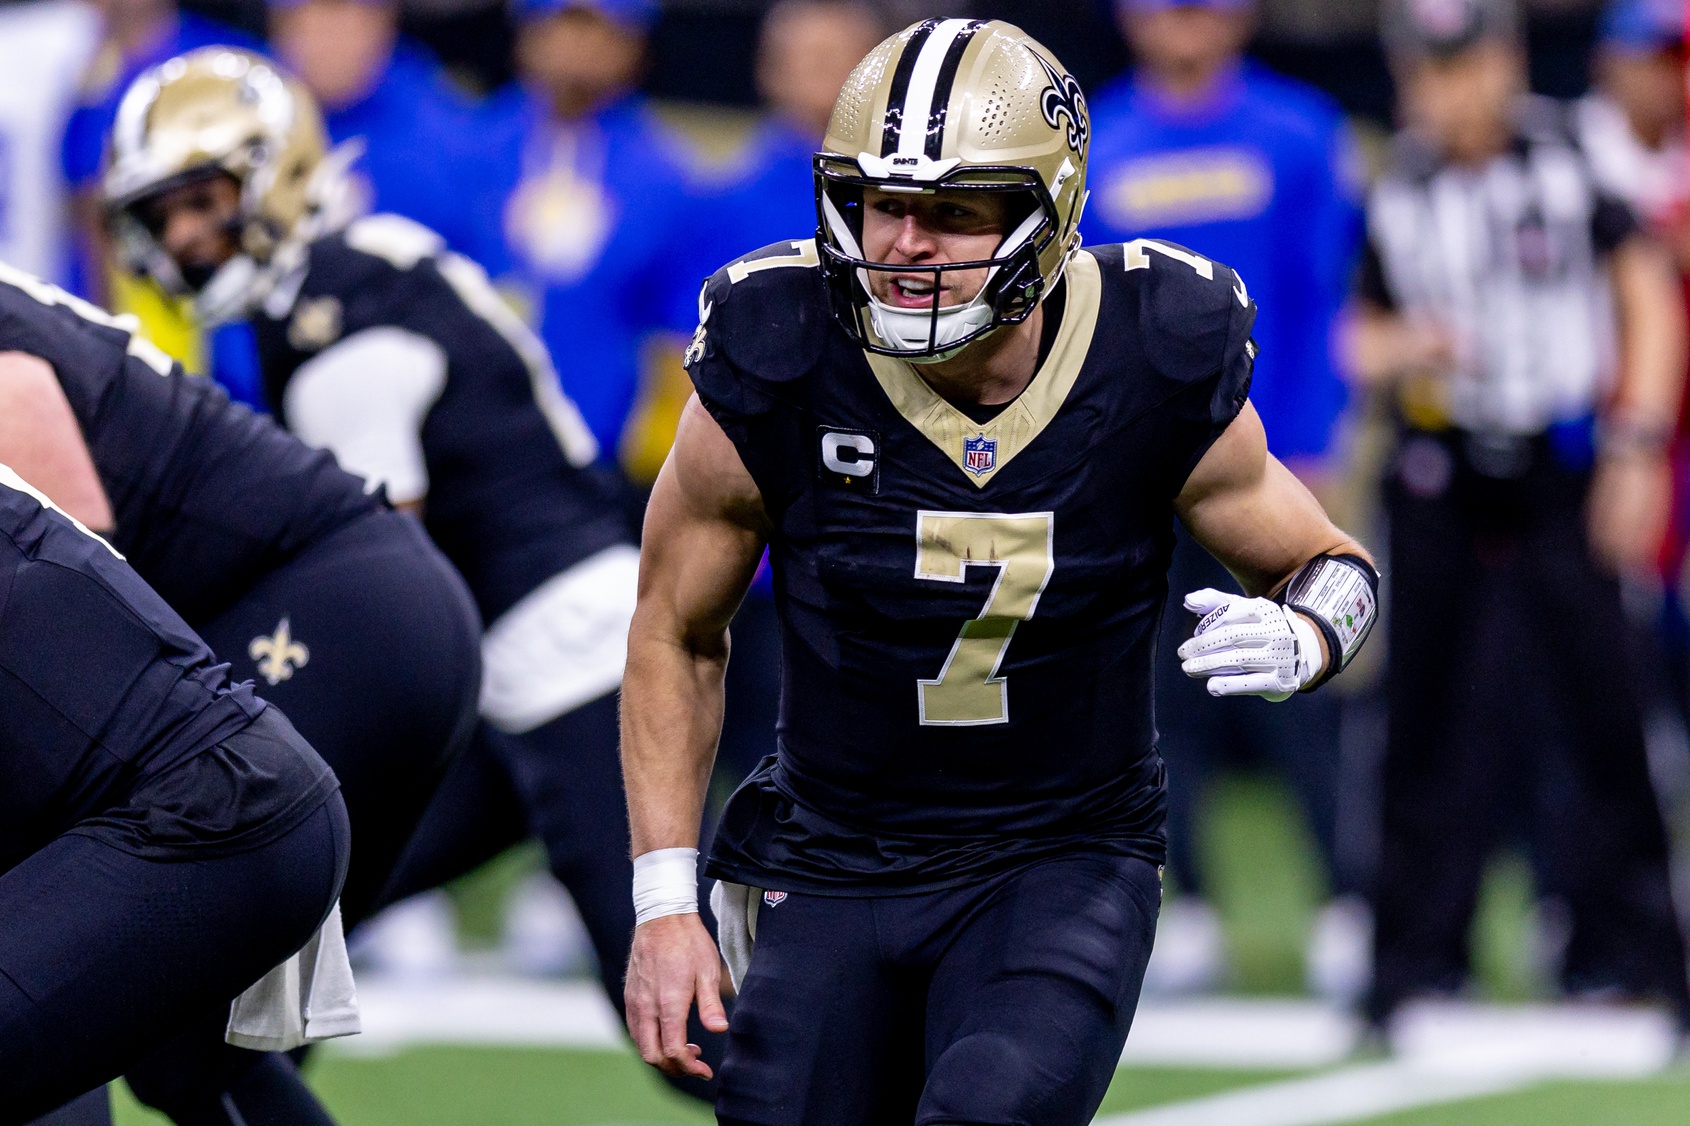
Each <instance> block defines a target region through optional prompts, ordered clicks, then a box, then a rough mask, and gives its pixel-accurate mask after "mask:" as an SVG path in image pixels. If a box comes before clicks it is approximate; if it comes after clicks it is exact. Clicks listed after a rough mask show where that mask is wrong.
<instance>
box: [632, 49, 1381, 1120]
mask: <svg viewBox="0 0 1690 1126" xmlns="http://www.w3.org/2000/svg"><path fill="white" fill-rule="evenodd" d="M1087 133H1088V121H1087V116H1086V108H1085V102H1084V99H1083V97H1082V95H1081V92H1080V90H1079V87H1078V85H1077V84H1076V82H1075V81H1074V79H1073V78H1072V77H1071V76H1070V75H1069V74H1068V73H1067V72H1066V71H1065V70H1064V69H1063V68H1062V66H1061V64H1060V63H1058V62H1057V61H1056V60H1055V59H1054V58H1052V57H1051V55H1050V54H1049V53H1048V52H1047V51H1046V50H1045V49H1044V48H1043V47H1041V46H1039V45H1038V44H1037V43H1035V42H1033V41H1032V40H1030V39H1029V38H1027V36H1026V35H1024V34H1023V33H1022V32H1021V31H1019V30H1017V29H1016V28H1014V27H1011V26H1008V25H1007V24H1003V23H999V22H995V21H994V22H978V21H966V20H928V21H926V22H924V23H920V24H917V25H915V26H913V27H911V28H908V29H907V30H905V31H903V32H902V33H900V34H898V35H896V36H894V37H893V38H891V39H888V40H887V41H886V42H884V43H882V44H881V45H880V46H879V47H877V48H876V49H875V50H874V52H873V53H872V54H870V55H869V56H868V58H867V59H865V60H864V61H863V63H862V64H861V65H859V66H858V68H857V70H856V71H855V72H854V73H853V75H852V77H851V80H850V81H849V82H848V83H847V84H846V87H845V89H844V91H843V92H842V93H841V95H840V97H839V101H838V102H837V104H836V106H835V108H834V113H833V119H832V122H831V124H830V126H829V129H828V135H827V138H826V140H825V142H824V144H825V151H824V152H822V153H821V154H819V155H818V156H817V158H816V162H815V175H816V186H817V196H816V198H817V201H818V208H819V211H820V228H821V229H820V232H819V242H818V243H812V242H807V241H806V242H792V243H783V244H780V245H776V246H773V247H769V248H767V249H764V250H761V251H758V252H756V253H754V254H751V255H749V256H747V257H745V258H742V259H740V260H739V261H737V262H735V263H733V264H732V265H730V266H728V267H727V268H726V269H724V270H722V271H721V272H719V273H718V274H716V276H715V277H714V278H712V279H711V280H710V282H709V283H708V284H707V286H706V287H705V291H704V293H703V295H702V299H701V304H702V320H703V323H702V324H701V326H700V327H699V329H698V333H697V335H696V336H695V337H694V339H693V343H692V347H691V349H690V352H689V354H688V356H687V359H688V369H689V371H690V373H691V375H692V379H693V383H694V387H695V389H696V391H697V402H694V403H692V404H690V405H689V407H688V409H687V412H686V415H685V420H684V422H683V424H682V426H681V430H680V436H679V440H678V442H677V444H676V446H675V448H674V451H673V453H672V454H671V456H670V459H669V463H668V465H667V466H666V467H665V468H664V470H663V473H662V476H661V477H660V479H659V481H658V483H657V487H656V491H655V493H654V495H653V497H652V501H651V507H650V510H649V513H648V516H647V521H646V531H645V539H644V548H643V551H644V557H643V560H642V568H641V582H640V599H639V606H638V609H637V611H636V613H635V617H634V625H633V631H632V633H631V635H630V641H629V660H628V675H627V680H626V683H625V685H624V687H623V727H624V734H623V766H624V771H625V774H626V779H627V788H628V797H629V803H630V807H631V809H632V824H633V845H634V853H635V857H636V859H635V878H634V897H635V901H636V903H637V905H638V907H639V913H638V915H639V927H638V930H637V931H636V933H635V936H634V951H633V960H632V963H631V965H630V967H629V972H628V998H627V1012H628V1021H629V1028H630V1031H631V1032H632V1033H633V1035H634V1037H635V1039H636V1041H637V1042H638V1044H639V1046H640V1049H641V1053H642V1054H643V1055H644V1057H645V1059H646V1060H647V1061H648V1062H650V1063H652V1064H655V1065H657V1066H658V1067H660V1068H663V1069H665V1070H669V1071H690V1072H694V1073H699V1074H702V1073H703V1070H704V1065H703V1064H701V1063H700V1062H699V1060H698V1059H697V1049H696V1048H695V1047H693V1046H692V1045H689V1044H688V1043H687V1042H686V1037H685V1034H684V1028H685V1025H684V1019H685V1017H686V1013H687V1010H688V1007H689V1005H690V1003H692V1002H693V1001H694V1000H695V999H696V1002H697V1004H698V1006H699V1007H700V1009H701V1010H702V1012H703V1013H704V1015H705V1023H706V1024H708V1025H711V1026H713V1027H717V1028H722V1027H725V1026H726V1025H727V1022H726V1020H725V1019H724V1015H723V1011H722V1008H721V1005H720V1002H719V999H718V984H719V983H718V966H719V964H720V963H719V961H718V956H717V950H716V947H715V946H714V945H713V944H712V943H711V941H710V938H709V936H708V934H707V933H706V932H705V928H704V927H703V925H702V924H701V922H700V919H699V916H698V915H697V914H696V913H695V912H696V904H695V902H694V901H693V900H692V899H691V894H692V887H693V876H692V873H693V869H694V864H695V853H694V852H693V846H694V845H695V844H696V843H697V836H696V834H697V827H698V822H699V815H700V811H701V809H702V807H703V800H704V792H705V783H706V780H707V779H708V778H709V776H710V761H711V757H712V747H713V742H714V740H715V736H716V729H717V724H718V721H719V719H720V717H721V712H722V694H721V693H722V687H721V685H722V668H723V664H724V662H725V661H726V659H727V653H728V646H727V637H726V634H725V628H724V627H725V624H726V623H727V621H728V619H729V616H730V615H731V614H732V612H733V609H734V606H735V605H736V604H737V603H738V601H739V599H740V597H741V595H742V594H743V593H744V591H745V588H746V584H747V583H748V582H749V581H750V579H751V576H752V572H753V569H754V567H755V566H756V564H757V560H758V557H759V555H760V553H761V552H762V551H763V548H764V545H765V544H767V545H768V548H769V551H770V554H771V557H772V559H773V565H774V576H775V592H776V597H777V598H778V599H779V605H780V615H781V622H782V627H783V640H782V650H783V654H784V661H785V667H784V678H785V680H784V684H783V688H782V693H781V703H782V714H781V726H780V740H779V750H778V752H777V753H776V754H775V755H773V756H771V757H770V758H768V759H766V760H765V761H764V762H763V763H762V765H761V766H760V767H759V768H758V770H757V771H756V772H755V773H754V774H753V775H752V776H751V777H750V778H749V779H748V780H747V781H746V782H745V784H744V785H742V786H741V787H740V789H739V790H738V792H737V793H735V794H734V796H733V798H732V799H731V800H730V801H729V803H728V806H727V809H726V812H725V813H724V814H723V817H722V823H721V827H720V829H719V831H718V832H717V834H716V837H715V842H714V845H713V848H712V852H711V855H710V858H709V862H708V865H707V871H708V873H709V874H710V875H713V876H715V877H717V878H718V879H719V880H720V881H722V882H721V883H720V884H719V885H718V891H717V904H718V909H717V916H718V919H719V921H720V926H721V940H722V941H721V946H722V954H723V956H724V957H725V958H726V960H727V963H728V966H729V969H730V972H731V973H732V975H733V977H734V980H735V984H736V985H737V987H738V990H739V996H738V1002H737V1006H736V1008H735V1010H734V1014H733V1021H732V1026H731V1029H730V1031H729V1033H728V1048H727V1054H726V1057H725V1059H724V1061H723V1064H722V1074H721V1080H720V1082H721V1093H720V1096H719V1098H718V1100H717V1104H716V1108H717V1115H718V1120H719V1121H721V1122H723V1123H736V1124H737V1123H758V1124H759V1126H778V1124H786V1123H791V1124H793V1126H797V1124H800V1123H801V1124H803V1126H831V1124H840V1126H844V1124H858V1126H860V1124H867V1123H889V1122H905V1123H907V1122H911V1121H914V1122H917V1123H922V1124H938V1123H964V1122H966V1123H1033V1124H1038V1126H1057V1124H1074V1126H1078V1124H1081V1123H1086V1122H1089V1121H1090V1120H1091V1116H1092V1114H1093V1112H1094V1111H1095V1110H1096V1108H1097V1107H1098V1105H1099V1103H1100V1102H1101V1100H1102V1098H1103V1095H1104V1092H1105V1089H1106V1088H1107V1086H1108V1084H1109V1080H1110V1077H1111V1076H1112V1075H1113V1074H1114V1070H1115V1066H1116V1064H1117V1062H1118V1061H1119V1059H1120V1053H1121V1047H1122V1044H1123V1042H1124V1041H1125V1039H1126V1035H1127V1030H1128V1027H1129V1025H1130V1024H1131V1021H1132V1016H1133V1011H1134V1009H1135V1007H1136V1005H1137V1000H1138V993H1139V985H1140V980H1141V978H1142V975H1143V973H1144V968H1145V962H1146V960H1147V958H1148V957H1149V954H1150V945H1151V940H1152V937H1153V935H1154V933H1155V923H1156V915H1157V910H1158V907H1159V905H1160V898H1161V889H1160V886H1159V881H1158V871H1157V869H1158V865H1160V864H1161V862H1162V857H1163V851H1164V837H1163V811H1164V806H1165V787H1164V779H1163V771H1162V765H1161V762H1160V760H1159V759H1158V756H1157V754H1156V749H1155V743H1154V740H1155V729H1154V726H1153V721H1152V714H1151V680H1152V666H1153V662H1154V658H1155V637H1156V632H1157V618H1158V614H1159V610H1160V607H1161V604H1162V599H1163V597H1164V595H1165V593H1166V578H1165V575H1166V571H1167V567H1168V561H1169V553H1170V552H1171V550H1172V548H1173V543H1174V537H1173V526H1174V519H1175V517H1178V518H1179V519H1180V520H1181V521H1182V522H1183V523H1184V524H1185V525H1186V526H1187V527H1188V528H1190V529H1191V532H1192V534H1193V535H1194V536H1195V537H1196V539H1197V540H1198V542H1200V543H1202V544H1203V545H1204V546H1205V547H1207V548H1208V549H1209V550H1210V551H1212V552H1213V553H1214V554H1215V555H1216V556H1218V557H1219V558H1220V559H1221V560H1223V561H1224V562H1225V563H1226V564H1227V566H1228V567H1229V568H1230V569H1231V570H1232V572H1233V573H1234V574H1235V575H1237V576H1238V578H1239V581H1240V582H1241V583H1242V585H1243V586H1244V587H1245V589H1246V590H1249V591H1251V592H1253V593H1254V594H1255V595H1256V596H1255V597H1243V596H1234V595H1227V594H1221V593H1219V592H1217V591H1212V590H1204V591H1198V592H1196V593H1194V594H1192V595H1190V596H1189V597H1188V599H1187V600H1186V605H1187V607H1188V608H1190V609H1191V610H1192V611H1193V612H1194V613H1196V614H1198V615H1200V617H1201V621H1200V622H1199V624H1198V627H1197V632H1196V635H1195V636H1194V637H1193V638H1192V639H1191V640H1190V641H1188V642H1187V643H1186V644H1185V645H1183V646H1181V649H1180V656H1181V657H1182V658H1184V667H1185V671H1186V672H1187V673H1188V674H1189V675H1192V676H1197V677H1204V678H1207V679H1208V687H1209V691H1210V692H1211V693H1213V694H1214V695H1217V696H1225V695H1245V694H1248V695H1259V696H1265V697H1267V698H1269V699H1273V700H1283V699H1286V698H1288V697H1289V696H1290V695H1291V694H1292V693H1294V692H1297V691H1299V690H1302V691H1306V690H1309V689H1313V688H1315V687H1318V686H1319V685H1321V684H1322V683H1324V682H1325V681H1326V680H1327V679H1329V678H1330V677H1331V676H1333V675H1334V674H1336V673H1337V672H1338V671H1340V670H1341V669H1342V668H1343V667H1344V665H1345V664H1346V663H1347V662H1348V661H1349V660H1350V659H1351V658H1352V657H1353V656H1354V654H1355V652H1356V651H1357V649H1358V648H1359V646H1360V645H1361V643H1362V641H1363V639H1364V638H1365V636H1366V634H1367V632H1368V629H1369V627H1370V625H1371V623H1372V620H1373V616H1374V606H1375V585H1376V582H1377V576H1376V574H1375V572H1374V570H1373V567H1372V565H1371V564H1370V563H1369V562H1368V560H1367V558H1366V554H1365V552H1364V551H1363V550H1362V548H1361V547H1360V546H1359V545H1358V544H1356V542H1355V541H1354V540H1352V539H1351V538H1350V537H1349V536H1347V535H1345V534H1344V533H1343V532H1341V531H1339V530H1338V529H1337V528H1335V527H1333V526H1332V524H1331V523H1330V522H1329V521H1328V520H1327V518H1326V516H1325V514H1324V513H1323V512H1322V511H1321V509H1320V507H1319V505H1318V504H1317V503H1316V502H1315V501H1314V499H1313V498H1312V497H1311V496H1310V495H1309V493H1308V492H1307V491H1306V490H1304V489H1303V488H1302V486H1301V485H1299V484H1298V483H1297V480H1296V478H1294V477H1293V476H1292V475H1291V474H1290V473H1289V472H1287V471H1286V469H1285V468H1284V467H1283V466H1281V465H1280V464H1279V463H1278V462H1277V461H1275V460H1274V459H1273V458H1272V457H1271V456H1269V454H1268V452H1267V446H1266V443H1265V439H1264V437H1263V433H1262V427H1261V423H1260V421H1259V419H1258V418H1257V416H1256V414H1255V411H1254V409H1253V408H1252V407H1251V406H1250V404H1249V402H1248V400H1247V397H1246V396H1247V393H1248V389H1249V382H1250V372H1251V364H1252V360H1253V356H1254V351H1255V349H1254V345H1253V344H1252V343H1251V341H1250V328H1251V324H1252V322H1253V320H1254V317H1255V309H1254V306H1253V305H1252V303H1251V301H1250V298H1249V295H1248V294H1247V292H1246V291H1245V288H1244V283H1243V282H1242V281H1241V280H1239V278H1238V277H1237V276H1236V275H1235V274H1234V273H1233V272H1232V271H1231V270H1229V269H1227V268H1226V267H1224V266H1221V265H1219V264H1217V263H1214V262H1210V261H1208V260H1206V259H1203V258H1201V257H1198V256H1197V255H1195V254H1192V253H1190V252H1188V251H1186V250H1183V249H1180V248H1179V247H1176V246H1172V245H1170V244H1166V243H1157V242H1136V243H1130V244H1127V245H1125V246H1120V245H1115V246H1104V247H1100V248H1098V249H1096V250H1093V251H1090V252H1088V251H1084V250H1081V249H1080V248H1079V240H1078V237H1077V236H1076V233H1075V230H1076V226H1077V223H1078V220H1079V213H1080V206H1081V202H1082V201H1083V199H1084V198H1085V171H1086V143H1087V140H1088V137H1087Z"/></svg>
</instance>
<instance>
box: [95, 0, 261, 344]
mask: <svg viewBox="0 0 1690 1126" xmlns="http://www.w3.org/2000/svg"><path fill="white" fill-rule="evenodd" d="M97 7H98V8H99V10H100V13H101V16H102V17H103V29H102V30H103V38H102V41H101V43H100V48H99V51H98V53H97V54H96V55H95V56H94V59H93V61H92V62H91V63H90V64H89V67H88V73H87V74H86V76H85V77H84V78H83V82H82V97H81V101H80V104H79V105H78V106H77V108H76V110H75V111H74V112H73V113H72V114H71V116H70V120H69V121H68V122H67V123H66V125H65V134H64V142H63V150H62V154H61V159H62V161H63V166H64V177H65V183H66V184H67V185H69V187H70V191H71V193H72V204H73V216H74V220H75V227H76V236H77V239H78V245H77V248H76V249H77V253H76V258H75V261H74V263H73V270H72V275H71V285H70V289H71V291H72V292H74V293H77V294H79V295H80V296H83V297H90V298H93V299H94V300H95V301H97V302H99V303H100V304H104V305H111V304H114V303H115V304H119V305H126V304H131V303H133V302H134V301H139V300H143V298H142V297H141V296H140V295H134V294H130V293H128V292H127V291H126V290H125V291H122V292H117V293H113V292H112V291H111V289H110V287H109V285H108V281H109V279H108V278H107V276H106V270H107V267H108V265H109V263H110V256H109V255H108V254H107V252H106V245H105V222H104V220H105V215H104V211H103V210H102V208H101V206H100V169H101V164H102V162H103V161H104V159H105V145H106V138H107V137H108V136H109V135H110V133H111V125H112V120H113V119H114V118H115V117H116V116H117V103H118V101H119V100H120V99H121V98H122V97H123V92H124V91H125V90H127V89H128V88H129V84H130V83H131V82H133V81H134V80H135V76H136V75H138V74H140V73H141V72H142V71H143V70H146V69H147V68H148V67H151V66H157V65H158V64H159V63H162V62H163V61H164V60H165V59H168V58H170V57H171V56H173V55H180V54H181V53H183V52H184V51H191V50H193V49H194V48H196V47H204V46H207V45H209V44H212V43H226V44H229V45H231V46H235V47H243V48H246V49H248V50H255V51H256V50H262V49H263V47H262V44H260V43H259V42H258V40H256V39H254V38H253V37H252V36H250V35H248V34H246V33H245V32H243V31H238V30H236V29H235V28H232V27H229V26H228V25H227V24H223V23H219V22H217V21H216V20H210V19H207V18H206V17H204V16H202V15H200V14H198V13H197V12H191V11H183V10H181V9H180V8H178V6H177V4H176V0H100V3H99V4H98V5H97ZM146 312H148V313H149V314H154V316H155V319H157V316H158V315H159V314H162V313H163V310H161V309H153V308H151V307H149V308H148V309H147V310H146ZM149 327H151V326H150V325H149ZM159 342H160V343H161V346H163V347H164V348H165V350H166V351H167V352H169V353H170V354H171V355H174V356H177V357H178V358H184V357H185V353H187V352H188V351H189V350H190V349H189V348H188V346H187V345H186V344H185V343H178V342H177V341H175V340H171V339H163V338H162V337H161V339H160V341H159Z"/></svg>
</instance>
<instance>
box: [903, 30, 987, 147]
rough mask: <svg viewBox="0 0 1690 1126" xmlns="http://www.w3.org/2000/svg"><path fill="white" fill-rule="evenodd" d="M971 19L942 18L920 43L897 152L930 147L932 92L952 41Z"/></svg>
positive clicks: (908, 91) (905, 103)
mask: <svg viewBox="0 0 1690 1126" xmlns="http://www.w3.org/2000/svg"><path fill="white" fill-rule="evenodd" d="M973 22H974V21H972V20H941V21H940V22H939V26H938V27H935V28H934V29H933V33H932V34H931V35H929V36H928V37H927V42H925V43H923V44H922V45H921V54H920V55H918V56H917V57H916V60H915V69H914V70H913V71H911V72H910V85H909V89H908V90H907V91H906V92H905V94H904V112H903V115H902V118H901V120H900V122H899V126H898V155H899V156H919V155H921V154H922V153H923V152H925V151H926V149H927V121H928V118H929V117H931V116H932V113H933V93H934V90H935V89H936V88H937V87H938V85H939V71H940V70H941V69H942V68H943V67H944V63H945V55H946V54H947V53H948V52H949V51H950V49H951V43H952V42H953V41H955V39H956V37H957V36H958V35H960V34H962V32H963V30H964V29H965V28H968V27H969V26H971V25H972V24H973Z"/></svg>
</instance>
